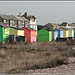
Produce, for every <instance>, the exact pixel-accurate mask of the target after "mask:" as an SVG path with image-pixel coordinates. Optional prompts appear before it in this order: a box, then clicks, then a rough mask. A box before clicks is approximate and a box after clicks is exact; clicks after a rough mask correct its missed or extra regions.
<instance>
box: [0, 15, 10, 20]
mask: <svg viewBox="0 0 75 75" xmlns="http://www.w3.org/2000/svg"><path fill="white" fill-rule="evenodd" d="M0 17H2V18H3V19H7V20H9V17H7V16H6V15H5V14H0Z"/></svg>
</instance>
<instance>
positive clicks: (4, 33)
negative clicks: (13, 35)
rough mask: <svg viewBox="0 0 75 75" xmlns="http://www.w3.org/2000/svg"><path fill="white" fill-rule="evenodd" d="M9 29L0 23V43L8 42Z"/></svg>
mask: <svg viewBox="0 0 75 75" xmlns="http://www.w3.org/2000/svg"><path fill="white" fill-rule="evenodd" d="M9 35H10V28H9V27H8V26H7V25H5V24H4V23H2V22H0V42H5V41H9Z"/></svg>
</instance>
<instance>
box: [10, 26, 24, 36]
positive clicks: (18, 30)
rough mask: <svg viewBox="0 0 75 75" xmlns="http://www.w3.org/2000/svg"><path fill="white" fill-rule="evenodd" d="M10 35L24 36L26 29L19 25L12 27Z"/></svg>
mask: <svg viewBox="0 0 75 75" xmlns="http://www.w3.org/2000/svg"><path fill="white" fill-rule="evenodd" d="M10 35H20V36H24V29H22V28H19V27H10Z"/></svg>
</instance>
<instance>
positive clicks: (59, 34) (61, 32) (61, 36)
mask: <svg viewBox="0 0 75 75" xmlns="http://www.w3.org/2000/svg"><path fill="white" fill-rule="evenodd" d="M55 30H57V31H58V37H59V38H63V31H62V30H60V29H57V28H56V29H55Z"/></svg>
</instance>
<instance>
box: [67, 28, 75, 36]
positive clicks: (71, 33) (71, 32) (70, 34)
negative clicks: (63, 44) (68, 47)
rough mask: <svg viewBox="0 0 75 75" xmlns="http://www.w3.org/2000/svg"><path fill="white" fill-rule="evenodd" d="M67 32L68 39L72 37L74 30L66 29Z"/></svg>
mask: <svg viewBox="0 0 75 75" xmlns="http://www.w3.org/2000/svg"><path fill="white" fill-rule="evenodd" d="M68 31H69V37H74V30H73V29H68Z"/></svg>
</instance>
